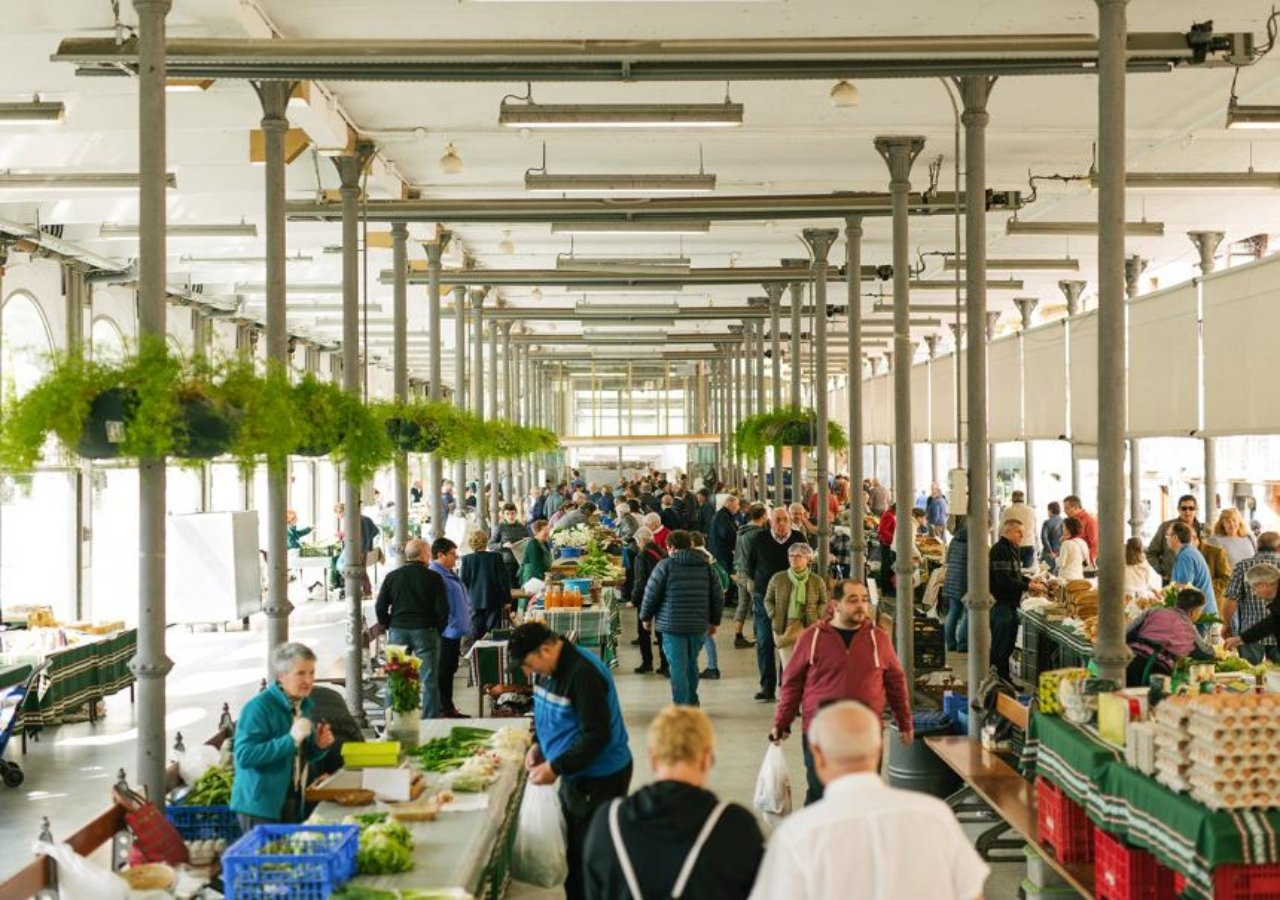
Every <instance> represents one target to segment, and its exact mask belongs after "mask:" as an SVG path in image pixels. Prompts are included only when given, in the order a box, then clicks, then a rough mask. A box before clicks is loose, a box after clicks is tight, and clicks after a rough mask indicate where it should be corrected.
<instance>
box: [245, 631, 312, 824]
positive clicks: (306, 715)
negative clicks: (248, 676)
mask: <svg viewBox="0 0 1280 900" xmlns="http://www.w3.org/2000/svg"><path fill="white" fill-rule="evenodd" d="M271 668H272V670H273V671H274V672H275V673H276V682H275V684H273V685H271V687H269V688H267V689H266V690H265V691H262V692H261V693H259V694H258V695H257V696H256V697H254V698H253V699H252V700H250V701H249V702H248V703H246V704H245V705H244V709H242V710H241V711H240V720H239V721H238V722H237V723H236V734H235V763H236V777H235V781H234V782H233V783H232V785H231V809H232V811H234V812H235V813H236V816H237V818H238V819H239V820H240V827H241V828H243V829H244V830H245V831H249V830H250V829H251V828H253V827H254V826H255V825H263V824H267V823H271V822H300V821H302V819H303V818H304V816H303V815H302V812H303V809H302V806H303V802H302V795H303V788H305V786H306V783H307V781H308V777H307V773H308V770H309V768H310V767H311V766H312V765H314V764H315V763H318V762H319V761H320V760H321V759H323V758H324V756H325V754H326V753H328V752H329V747H330V746H331V745H332V744H333V731H332V730H331V729H330V728H329V723H328V722H325V721H320V722H318V723H314V724H313V723H312V721H311V705H312V701H311V689H312V687H314V686H315V682H316V655H315V654H314V653H312V652H311V649H310V648H309V647H307V646H305V645H303V644H298V643H288V644H281V645H280V646H279V647H277V648H276V649H275V650H274V651H273V652H272V654H271Z"/></svg>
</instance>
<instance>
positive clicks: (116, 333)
mask: <svg viewBox="0 0 1280 900" xmlns="http://www.w3.org/2000/svg"><path fill="white" fill-rule="evenodd" d="M89 341H90V343H91V344H92V346H93V358H94V359H95V360H96V361H97V362H105V363H115V362H120V361H121V360H123V359H124V334H123V333H121V331H120V326H118V325H116V323H115V322H112V321H111V320H110V319H108V318H106V317H105V316H98V317H97V318H96V319H94V320H93V327H92V328H91V329H90V331H89Z"/></svg>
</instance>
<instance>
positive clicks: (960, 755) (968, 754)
mask: <svg viewBox="0 0 1280 900" xmlns="http://www.w3.org/2000/svg"><path fill="white" fill-rule="evenodd" d="M996 712H997V713H998V714H999V715H1001V716H1003V717H1004V718H1006V719H1008V720H1009V721H1010V722H1012V723H1013V724H1014V725H1016V726H1017V727H1019V728H1021V729H1023V730H1024V731H1025V730H1026V727H1027V722H1028V720H1029V718H1030V713H1029V711H1028V710H1027V708H1026V707H1025V706H1023V705H1022V704H1021V703H1019V702H1018V701H1017V700H1015V699H1014V698H1013V697H1008V696H1006V695H1003V694H1002V695H1000V696H999V697H998V698H997V699H996ZM924 740H925V744H926V745H927V746H928V747H929V749H931V750H932V751H933V752H934V753H936V754H937V755H938V758H939V759H940V760H942V761H943V762H944V763H946V764H947V766H949V767H950V768H951V770H952V771H953V772H955V773H956V774H957V775H959V776H960V777H961V778H963V779H964V782H965V788H964V789H963V790H962V791H960V792H959V793H958V794H955V795H952V798H950V799H949V800H948V803H949V804H950V805H951V806H952V808H953V809H956V810H957V815H959V814H960V813H961V812H962V811H965V812H974V811H979V810H983V811H989V812H990V813H993V814H994V815H996V816H998V817H999V818H1000V819H1002V820H1003V823H1002V824H1000V825H997V826H996V827H995V828H994V829H991V830H990V831H988V832H986V833H984V834H983V835H982V836H981V837H980V838H979V839H978V845H979V847H978V849H979V852H981V853H982V854H983V857H984V858H986V859H988V860H990V859H993V858H994V859H1006V860H1007V859H1008V857H992V856H991V855H990V851H991V850H992V849H997V848H1010V847H1011V846H1016V845H1020V844H1022V843H1027V844H1030V845H1031V846H1032V847H1033V848H1035V849H1036V851H1037V852H1039V854H1040V855H1041V856H1042V857H1043V858H1044V860H1045V862H1046V863H1047V864H1048V865H1050V866H1051V867H1052V868H1053V869H1054V870H1055V871H1056V872H1057V873H1058V874H1059V875H1061V876H1062V878H1063V879H1064V880H1065V881H1066V882H1067V884H1069V885H1071V887H1073V888H1075V889H1076V890H1077V891H1079V892H1080V893H1081V895H1083V896H1084V897H1088V898H1091V897H1092V896H1093V863H1091V862H1090V863H1069V864H1064V863H1061V862H1059V861H1058V860H1057V859H1056V858H1055V857H1054V855H1053V851H1052V850H1050V849H1049V848H1048V847H1047V846H1045V845H1044V844H1041V843H1040V841H1039V840H1038V838H1037V830H1038V825H1037V820H1036V791H1035V785H1034V784H1032V783H1031V782H1029V781H1027V779H1025V778H1023V777H1022V775H1021V773H1019V772H1018V771H1017V770H1016V769H1015V768H1013V766H1011V765H1009V764H1008V763H1007V762H1005V760H1004V759H1002V758H1001V757H1000V754H998V753H996V752H994V751H991V750H986V749H984V748H983V747H982V745H981V744H979V743H978V742H976V741H973V740H970V739H969V738H967V737H950V736H947V737H943V736H937V737H927V738H925V739H924ZM970 793H971V794H973V795H974V796H976V797H977V799H978V801H980V802H979V803H978V804H973V803H969V802H967V800H966V797H965V796H963V795H967V794H970ZM962 821H964V819H963V818H962ZM968 821H980V820H978V819H973V818H970V819H968ZM1009 830H1012V831H1014V832H1016V833H1017V835H1018V837H1019V839H1020V840H1018V841H1013V842H1011V841H1008V840H1004V839H1003V838H1001V835H1003V834H1005V833H1007V832H1008V831H1009ZM0 900H3V898H0Z"/></svg>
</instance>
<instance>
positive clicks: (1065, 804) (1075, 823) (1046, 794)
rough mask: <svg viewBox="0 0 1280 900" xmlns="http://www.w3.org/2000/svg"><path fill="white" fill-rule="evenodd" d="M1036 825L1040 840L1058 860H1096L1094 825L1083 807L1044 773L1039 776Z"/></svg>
mask: <svg viewBox="0 0 1280 900" xmlns="http://www.w3.org/2000/svg"><path fill="white" fill-rule="evenodd" d="M1036 826H1037V835H1038V837H1039V838H1040V843H1042V844H1047V845H1048V846H1049V848H1050V849H1051V850H1053V855H1054V856H1055V857H1056V858H1057V860H1058V861H1059V862H1064V863H1077V862H1088V861H1089V860H1091V859H1093V826H1092V825H1091V824H1090V823H1089V817H1088V816H1087V815H1085V812H1084V808H1083V807H1081V806H1080V804H1078V803H1075V802H1074V801H1072V800H1071V799H1070V798H1069V797H1067V795H1066V794H1064V793H1062V791H1061V790H1060V789H1059V788H1058V786H1057V785H1055V784H1054V783H1053V782H1051V781H1046V780H1045V779H1044V777H1043V776H1042V777H1040V778H1037V779H1036Z"/></svg>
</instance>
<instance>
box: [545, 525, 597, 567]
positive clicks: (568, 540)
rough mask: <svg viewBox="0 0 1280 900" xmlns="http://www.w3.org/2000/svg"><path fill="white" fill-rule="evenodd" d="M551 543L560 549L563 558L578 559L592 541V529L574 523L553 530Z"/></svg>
mask: <svg viewBox="0 0 1280 900" xmlns="http://www.w3.org/2000/svg"><path fill="white" fill-rule="evenodd" d="M551 543H552V545H554V546H555V547H556V548H557V549H559V551H560V557H561V558H562V559H577V558H578V557H579V556H581V555H582V551H583V550H585V549H587V546H588V545H589V544H590V543H591V529H590V528H589V527H588V526H587V525H586V524H582V525H574V526H573V527H572V528H561V529H560V530H559V531H553V532H551Z"/></svg>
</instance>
